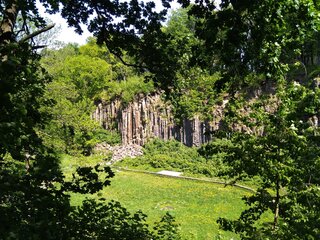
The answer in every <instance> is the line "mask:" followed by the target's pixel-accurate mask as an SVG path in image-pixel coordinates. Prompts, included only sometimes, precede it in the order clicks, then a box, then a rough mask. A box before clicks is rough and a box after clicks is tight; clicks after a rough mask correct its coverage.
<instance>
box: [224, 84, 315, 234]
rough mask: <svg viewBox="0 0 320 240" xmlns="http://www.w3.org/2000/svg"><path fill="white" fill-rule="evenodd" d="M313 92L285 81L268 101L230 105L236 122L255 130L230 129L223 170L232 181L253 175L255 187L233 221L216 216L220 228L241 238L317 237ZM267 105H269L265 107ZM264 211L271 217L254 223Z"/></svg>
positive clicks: (245, 198)
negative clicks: (245, 109)
mask: <svg viewBox="0 0 320 240" xmlns="http://www.w3.org/2000/svg"><path fill="white" fill-rule="evenodd" d="M319 93H320V92H319V89H316V90H312V89H309V88H306V87H303V86H301V85H294V84H292V83H289V84H288V85H287V86H286V87H285V88H283V89H282V91H279V92H278V94H277V95H276V99H274V100H273V103H272V102H271V101H270V99H268V100H266V98H265V100H255V102H251V104H250V105H249V106H250V109H251V110H248V111H249V113H248V114H247V115H245V116H244V115H243V112H242V113H240V114H239V113H236V112H233V111H231V110H230V114H231V113H232V115H233V116H236V119H237V120H238V121H237V124H241V125H242V126H246V127H253V126H254V127H255V128H256V129H257V130H258V129H259V131H260V134H257V135H253V134H249V133H241V132H233V133H232V136H231V138H230V140H229V141H230V142H231V143H232V147H229V148H226V149H227V150H226V152H227V153H228V154H227V155H226V158H225V161H226V162H227V163H228V165H229V166H231V168H229V169H228V171H227V174H228V176H231V177H232V178H234V179H236V180H238V179H243V178H246V177H248V178H253V177H257V176H258V177H259V178H258V179H259V180H258V181H259V182H258V183H257V184H258V186H259V187H258V190H257V192H256V193H255V194H254V195H252V196H250V197H244V200H245V202H246V204H247V205H248V206H249V208H248V209H247V210H245V211H244V212H242V214H241V216H240V218H239V220H236V221H230V220H226V219H220V220H219V222H220V224H221V225H222V227H223V228H224V229H225V230H229V231H234V232H237V233H239V234H240V236H241V238H242V239H266V238H270V239H303V238H305V237H306V236H308V238H310V239H316V238H318V237H319V234H320V232H319V231H318V230H317V229H318V226H319V224H320V223H319V221H318V220H315V216H319V212H318V211H317V210H316V209H315V208H314V206H315V205H314V204H315V203H316V202H317V201H318V200H317V197H316V196H317V195H319V194H320V192H319V188H318V186H319V184H320V182H319V180H320V178H319V175H318V172H319V171H318V170H317V169H318V167H319V159H320V158H319V157H320V146H319V129H318V127H317V126H314V125H313V124H312V123H311V122H310V120H309V121H308V119H310V118H312V117H313V114H315V112H316V111H318V109H319V101H318V100H317V99H318V97H319V96H318V94H319ZM239 102H240V104H241V103H242V104H243V102H241V100H240V101H239V100H238V104H239ZM270 106H271V108H273V110H272V111H270V110H269V111H265V109H266V108H268V107H269V109H270ZM246 107H248V103H246ZM233 110H235V111H237V112H239V108H234V109H233ZM312 194H313V195H314V196H312ZM311 196H312V197H311ZM268 211H270V212H272V213H273V222H270V223H269V224H263V225H261V226H259V225H257V224H256V222H257V221H259V219H260V218H261V216H262V215H263V214H264V213H266V212H268ZM302 221H303V222H304V224H303V226H299V227H298V225H299V223H301V222H302ZM310 226H312V227H310Z"/></svg>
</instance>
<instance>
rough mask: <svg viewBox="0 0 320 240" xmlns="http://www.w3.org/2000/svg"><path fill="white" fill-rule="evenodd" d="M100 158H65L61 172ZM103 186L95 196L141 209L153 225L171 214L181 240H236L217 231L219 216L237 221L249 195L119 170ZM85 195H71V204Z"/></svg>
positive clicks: (195, 182) (66, 171) (225, 188)
mask: <svg viewBox="0 0 320 240" xmlns="http://www.w3.org/2000/svg"><path fill="white" fill-rule="evenodd" d="M99 161H101V157H91V158H74V157H69V156H64V157H63V158H62V169H63V171H64V172H65V174H66V175H67V176H68V175H70V174H71V172H72V171H73V169H75V167H76V166H81V165H82V166H83V165H91V164H94V163H96V162H99ZM115 173H116V176H115V177H114V178H113V179H112V180H111V186H109V187H106V188H105V189H104V190H103V191H102V192H100V193H99V194H98V195H95V196H94V197H97V198H98V197H103V198H106V199H107V201H109V200H116V201H119V202H121V204H122V205H123V206H124V207H126V208H127V209H128V210H129V211H130V212H132V213H133V212H136V211H138V210H141V211H142V212H143V213H145V214H147V216H148V218H147V222H148V223H149V224H150V225H151V226H152V224H153V223H154V222H156V221H159V220H160V218H161V216H163V215H164V214H165V212H167V211H168V212H170V213H171V214H172V215H173V216H174V217H175V219H176V221H177V223H179V224H180V231H181V235H182V237H183V239H201V240H202V239H210V240H211V239H213V240H215V239H238V238H237V236H236V235H235V234H233V233H230V232H224V231H222V230H220V229H219V226H218V224H217V223H216V220H217V219H218V218H219V217H226V218H229V219H236V218H237V217H238V216H239V214H240V212H241V211H242V210H244V208H245V206H244V203H243V202H242V201H241V197H242V196H243V195H248V194H250V192H247V191H245V190H243V189H239V188H236V187H231V186H227V187H225V186H224V185H219V184H214V183H208V182H201V181H192V180H185V179H176V178H170V177H162V176H155V175H150V174H145V173H137V172H128V171H118V170H115ZM84 197H85V196H82V195H73V196H72V202H73V204H74V205H77V204H80V201H81V200H82V199H83V198H84Z"/></svg>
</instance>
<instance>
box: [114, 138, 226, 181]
mask: <svg viewBox="0 0 320 240" xmlns="http://www.w3.org/2000/svg"><path fill="white" fill-rule="evenodd" d="M143 152H144V155H143V156H141V157H138V158H135V159H131V158H130V159H129V158H126V159H124V160H123V161H122V162H119V163H117V165H118V166H126V167H133V168H139V169H144V170H153V171H154V170H156V171H159V170H163V169H166V170H172V171H180V172H183V173H185V174H187V175H196V176H198V175H200V176H206V177H214V176H217V174H218V172H219V170H220V169H221V168H222V167H221V165H222V161H221V160H220V157H219V156H217V157H212V158H208V159H206V158H205V157H203V156H201V155H200V154H199V153H198V149H197V148H195V147H192V148H190V147H187V146H185V145H183V144H182V143H180V142H178V141H175V140H169V141H162V140H159V139H155V140H152V141H150V142H149V143H147V144H146V145H145V146H144V148H143Z"/></svg>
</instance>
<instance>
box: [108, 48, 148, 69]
mask: <svg viewBox="0 0 320 240" xmlns="http://www.w3.org/2000/svg"><path fill="white" fill-rule="evenodd" d="M108 49H109V51H110V53H111V54H113V55H115V56H116V57H117V58H118V59H119V60H120V61H121V62H122V64H123V65H125V66H128V67H134V68H140V69H146V68H148V67H147V66H143V65H137V64H131V63H127V62H126V61H125V60H123V58H122V57H121V56H120V55H119V54H117V53H116V52H114V51H112V50H111V49H110V48H108Z"/></svg>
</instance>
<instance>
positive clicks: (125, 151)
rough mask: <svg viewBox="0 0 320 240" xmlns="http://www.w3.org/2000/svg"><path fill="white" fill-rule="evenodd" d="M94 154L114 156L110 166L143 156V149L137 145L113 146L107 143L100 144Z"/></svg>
mask: <svg viewBox="0 0 320 240" xmlns="http://www.w3.org/2000/svg"><path fill="white" fill-rule="evenodd" d="M94 152H95V153H97V154H101V155H112V157H111V160H110V161H109V164H112V163H115V162H118V161H121V160H122V159H124V158H126V157H130V158H135V157H138V156H141V155H143V151H142V147H141V146H139V145H136V144H126V145H117V146H111V145H109V144H107V143H99V144H97V145H96V146H95V148H94Z"/></svg>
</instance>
